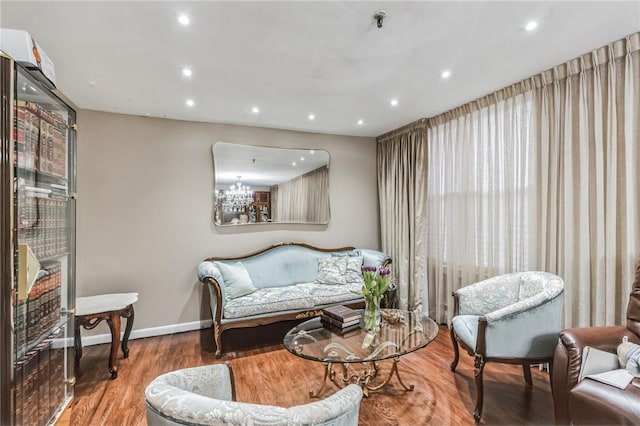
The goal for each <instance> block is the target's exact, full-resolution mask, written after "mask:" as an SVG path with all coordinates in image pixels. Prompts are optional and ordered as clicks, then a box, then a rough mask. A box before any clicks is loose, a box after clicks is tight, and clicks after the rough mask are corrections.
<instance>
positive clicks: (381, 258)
mask: <svg viewBox="0 0 640 426" xmlns="http://www.w3.org/2000/svg"><path fill="white" fill-rule="evenodd" d="M359 250H360V253H361V254H362V264H363V265H368V266H388V265H389V264H390V263H391V256H389V255H388V254H387V253H385V252H382V251H379V250H373V249H359Z"/></svg>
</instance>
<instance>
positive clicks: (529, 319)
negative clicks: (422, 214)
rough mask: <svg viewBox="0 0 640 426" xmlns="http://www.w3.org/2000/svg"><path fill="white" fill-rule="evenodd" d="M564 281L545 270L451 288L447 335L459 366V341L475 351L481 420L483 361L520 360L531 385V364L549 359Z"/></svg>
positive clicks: (476, 414) (477, 412)
mask: <svg viewBox="0 0 640 426" xmlns="http://www.w3.org/2000/svg"><path fill="white" fill-rule="evenodd" d="M563 295H564V282H563V281H562V279H561V278H560V277H558V276H557V275H554V274H551V273H548V272H537V271H530V272H517V273H511V274H505V275H501V276H497V277H493V278H489V279H487V280H484V281H480V282H478V283H475V284H472V285H469V286H467V287H464V288H461V289H459V290H458V291H456V292H454V293H453V296H454V302H455V304H454V315H455V316H454V317H453V320H452V322H451V339H452V342H453V348H454V360H453V362H452V363H451V370H452V371H454V370H455V368H456V366H457V365H458V360H459V353H458V343H459V344H461V345H462V347H463V348H464V349H465V350H466V351H467V352H468V353H469V355H472V356H474V361H475V376H476V387H477V390H478V398H477V403H476V409H475V411H474V418H475V420H476V421H479V420H480V416H481V414H482V402H483V384H482V373H483V370H484V365H485V363H487V362H502V363H510V364H522V365H523V371H524V375H525V380H526V382H527V384H529V385H531V371H530V364H534V363H545V362H550V361H551V360H552V358H553V351H554V349H555V346H556V343H557V340H558V332H559V331H560V327H561V321H562V308H563V300H564V297H563Z"/></svg>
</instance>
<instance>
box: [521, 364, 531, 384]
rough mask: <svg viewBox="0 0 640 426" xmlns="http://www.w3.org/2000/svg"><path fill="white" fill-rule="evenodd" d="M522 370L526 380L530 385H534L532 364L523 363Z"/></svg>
mask: <svg viewBox="0 0 640 426" xmlns="http://www.w3.org/2000/svg"><path fill="white" fill-rule="evenodd" d="M522 372H523V373H524V381H525V382H526V383H527V385H528V386H532V385H533V382H532V381H531V365H529V364H522Z"/></svg>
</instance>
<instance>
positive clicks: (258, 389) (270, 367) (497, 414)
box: [58, 322, 553, 426]
mask: <svg viewBox="0 0 640 426" xmlns="http://www.w3.org/2000/svg"><path fill="white" fill-rule="evenodd" d="M294 324H295V323H292V322H289V323H280V324H273V325H269V326H263V327H257V328H254V329H238V330H229V331H228V332H225V334H224V335H223V342H224V344H225V351H226V352H225V354H224V355H223V357H222V358H221V359H219V360H217V359H215V357H214V352H213V345H212V340H213V338H212V335H211V329H205V330H199V331H192V332H187V333H180V334H174V335H168V336H159V337H151V338H146V339H138V340H132V341H130V342H129V349H130V355H129V358H128V359H122V353H121V352H120V353H119V354H118V364H119V373H118V378H117V379H115V380H110V379H109V377H110V375H109V372H108V370H107V363H108V357H109V345H106V344H105V345H97V346H91V347H87V348H85V350H84V355H83V358H82V360H81V362H80V370H79V371H78V372H77V374H76V376H77V383H76V390H75V398H74V400H73V401H72V403H71V405H70V406H69V408H67V410H66V411H65V413H63V415H62V416H61V418H60V421H59V422H58V425H66V424H70V425H144V424H146V417H145V403H144V389H145V387H146V385H147V384H148V383H149V382H150V381H151V380H153V379H154V378H155V377H156V376H158V375H159V374H162V373H165V372H168V371H172V370H177V369H180V368H187V367H193V366H198V365H206V364H212V363H217V362H223V361H225V360H229V361H230V362H231V364H232V366H233V370H234V374H235V379H236V391H237V400H238V401H245V402H255V403H261V404H272V405H281V406H285V407H287V406H292V405H298V404H304V403H306V402H309V401H310V399H309V397H308V391H309V390H310V389H312V388H313V389H317V388H318V387H319V386H320V383H321V382H322V375H323V368H322V365H321V364H316V363H313V362H312V361H308V360H304V359H301V358H298V357H296V356H293V355H291V354H290V353H289V352H287V351H286V350H285V349H284V348H283V346H282V344H281V342H282V337H283V336H284V334H285V333H286V331H287V330H288V329H289V328H291V327H292V326H293V325H294ZM247 342H251V343H247ZM460 355H461V359H460V363H459V364H458V368H457V370H456V372H455V373H452V372H451V371H450V370H449V363H450V362H451V360H452V359H453V349H452V348H451V341H450V338H449V331H448V329H447V328H446V327H441V328H440V334H439V335H438V337H437V338H436V340H435V341H433V342H432V343H431V344H430V345H429V346H427V347H426V348H424V349H421V350H419V351H417V352H415V353H412V354H409V355H406V356H404V357H402V358H401V361H400V364H399V367H400V372H401V374H402V377H403V380H404V381H405V382H406V383H413V384H414V385H415V390H414V391H413V392H406V391H404V390H403V388H402V387H401V385H400V384H399V383H398V382H397V380H396V379H395V378H392V380H391V382H390V383H389V385H388V386H387V387H385V388H383V390H381V391H378V392H376V393H373V394H372V395H371V396H370V397H369V398H365V399H363V401H362V404H361V408H360V425H381V426H383V425H409V426H414V425H427V424H434V425H473V424H474V422H473V417H472V414H471V413H472V412H473V407H474V405H475V381H474V376H473V364H472V358H471V357H470V356H467V355H466V353H461V354H460ZM385 368H386V367H385ZM532 373H533V386H532V387H530V388H529V387H527V386H526V385H525V384H524V377H523V374H522V368H521V367H520V366H511V365H501V364H488V365H487V367H485V401H484V412H483V416H482V420H481V423H482V424H499V425H511V424H553V401H552V397H551V388H550V385H549V377H548V374H547V373H544V372H541V371H539V370H538V369H537V368H533V369H532ZM329 385H330V386H327V388H325V392H326V393H327V394H328V393H331V392H333V391H334V390H335V387H334V386H333V384H329Z"/></svg>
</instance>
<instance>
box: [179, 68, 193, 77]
mask: <svg viewBox="0 0 640 426" xmlns="http://www.w3.org/2000/svg"><path fill="white" fill-rule="evenodd" d="M182 75H183V76H184V77H191V76H192V75H193V71H192V70H191V68H189V67H184V68H182Z"/></svg>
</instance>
